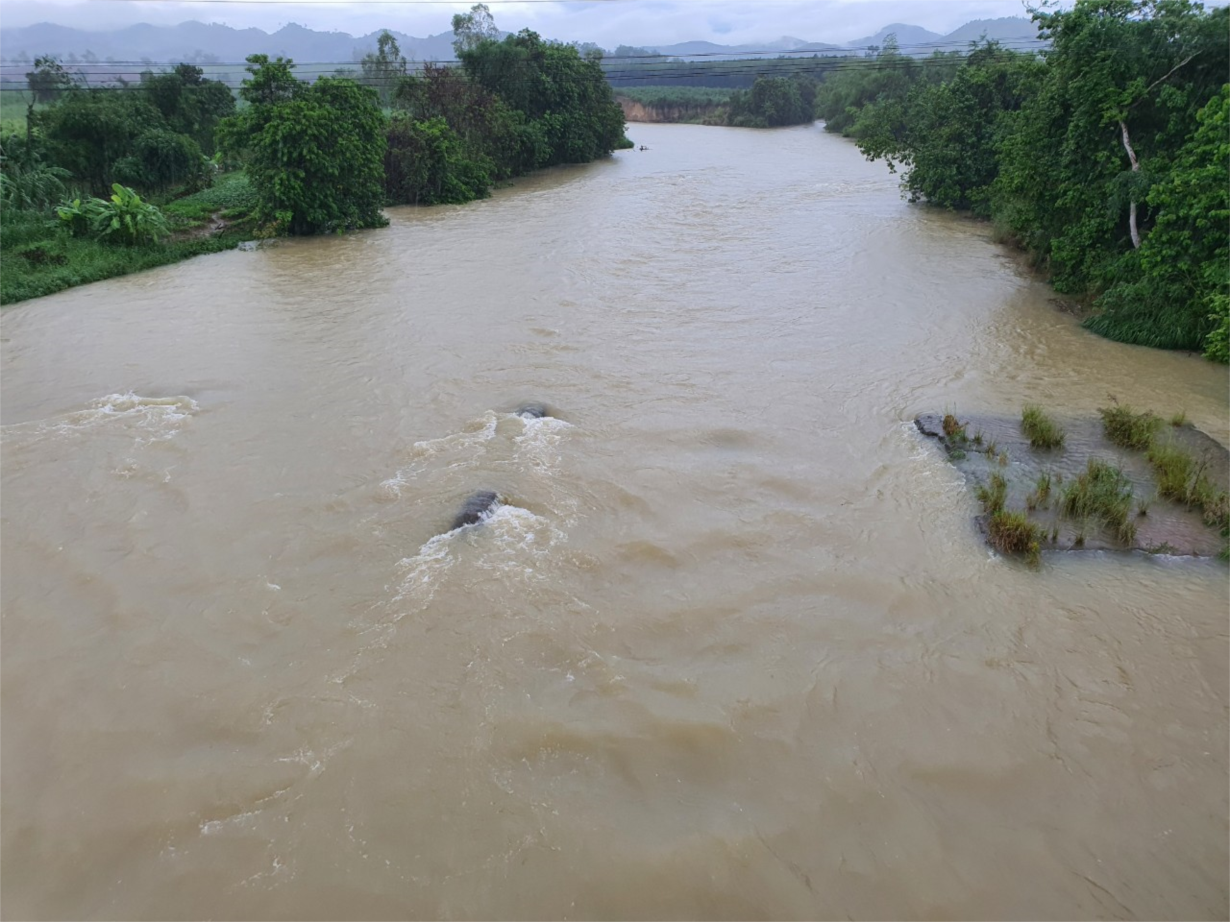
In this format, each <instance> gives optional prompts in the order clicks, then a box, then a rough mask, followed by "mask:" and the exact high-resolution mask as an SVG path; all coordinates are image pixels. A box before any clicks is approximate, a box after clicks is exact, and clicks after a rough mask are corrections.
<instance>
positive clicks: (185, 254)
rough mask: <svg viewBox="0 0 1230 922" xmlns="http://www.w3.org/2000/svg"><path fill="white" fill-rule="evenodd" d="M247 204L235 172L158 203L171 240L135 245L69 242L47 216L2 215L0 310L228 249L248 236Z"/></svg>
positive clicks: (242, 180)
mask: <svg viewBox="0 0 1230 922" xmlns="http://www.w3.org/2000/svg"><path fill="white" fill-rule="evenodd" d="M255 203H256V202H255V196H254V194H253V192H252V188H251V186H250V185H249V183H248V179H247V177H246V176H244V175H243V174H242V173H231V174H228V175H226V176H222V177H219V179H218V181H217V182H216V183H215V184H214V185H213V187H211V188H209V189H205V190H203V191H201V192H197V193H195V194H194V195H189V196H185V197H183V198H179V199H176V200H174V201H171V202H168V203H167V204H165V205H163V206H162V210H163V213H164V214H165V215H166V217H167V219H168V223H169V224H170V225H171V229H172V234H171V236H170V237H168V238H167V239H166V240H164V241H162V242H160V243H155V244H149V245H146V246H136V247H124V246H114V245H110V244H104V243H99V242H98V241H96V240H92V239H87V238H74V237H70V236H69V235H68V234H67V233H66V232H65V231H64V230H63V229H62V228H61V227H60V226H59V223H60V222H59V220H58V219H57V218H55V217H54V215H52V216H48V215H47V214H41V213H35V212H22V211H17V212H8V213H6V214H5V216H4V221H3V222H2V223H0V258H2V260H3V264H4V271H3V272H2V273H0V304H12V303H14V302H17V301H24V300H27V299H28V298H38V297H42V296H43V295H49V294H53V293H55V292H57V291H62V290H64V289H65V288H72V287H74V286H76V285H85V284H88V283H89V282H98V281H101V280H103V279H109V278H115V277H116V276H120V275H128V274H129V273H131V272H140V271H141V270H143V269H152V268H154V267H155V266H164V265H167V264H168V263H174V262H179V261H180V260H183V259H189V258H191V257H193V256H200V255H202V254H205V253H217V252H220V251H222V250H229V249H231V248H233V247H234V246H235V245H236V244H238V243H240V242H241V241H243V240H247V239H249V238H250V237H251V236H252V227H251V222H250V220H249V214H250V212H251V209H252V208H253V207H254V205H255ZM215 221H221V222H223V224H224V226H223V228H222V229H221V231H220V232H213V231H212V230H211V223H212V222H215Z"/></svg>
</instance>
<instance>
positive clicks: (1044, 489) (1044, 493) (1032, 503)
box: [1025, 472, 1052, 512]
mask: <svg viewBox="0 0 1230 922" xmlns="http://www.w3.org/2000/svg"><path fill="white" fill-rule="evenodd" d="M1051 486H1052V481H1051V475H1050V473H1049V472H1044V473H1041V474H1039V475H1038V480H1037V482H1036V483H1035V484H1034V489H1033V492H1032V493H1030V494H1029V497H1028V498H1027V499H1026V500H1025V506H1026V508H1028V509H1029V510H1030V511H1031V512H1032V511H1033V510H1034V509H1037V508H1039V507H1041V508H1042V509H1045V508H1046V507H1047V504H1048V503H1049V502H1050V499H1051Z"/></svg>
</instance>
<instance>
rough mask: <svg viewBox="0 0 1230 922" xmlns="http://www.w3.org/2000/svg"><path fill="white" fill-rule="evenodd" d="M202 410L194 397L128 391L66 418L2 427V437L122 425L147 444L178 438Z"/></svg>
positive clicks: (36, 436)
mask: <svg viewBox="0 0 1230 922" xmlns="http://www.w3.org/2000/svg"><path fill="white" fill-rule="evenodd" d="M199 410H200V406H199V405H198V404H197V402H196V401H195V400H193V399H192V398H191V397H183V396H179V397H143V396H141V395H140V394H134V393H133V392H132V391H128V392H127V393H124V394H108V395H107V396H106V397H99V398H98V399H97V400H92V401H90V403H89V405H88V406H87V407H86V409H83V410H76V411H74V412H72V413H66V414H64V415H62V416H56V417H52V418H51V419H42V420H35V421H33V422H26V423H14V424H12V425H8V426H3V427H0V438H4V439H6V440H7V439H10V438H13V437H18V436H29V437H32V438H33V440H35V441H38V440H40V439H43V438H49V437H56V436H59V437H68V436H72V435H75V434H77V433H79V432H84V431H88V430H91V429H94V428H96V427H98V426H102V425H115V424H120V425H127V426H129V427H131V428H133V429H135V430H137V438H136V444H138V445H147V444H149V443H151V442H165V441H166V440H168V439H172V438H174V437H175V435H176V433H178V432H179V430H180V429H181V428H182V426H183V424H184V422H185V421H186V420H189V419H191V418H192V415H193V414H194V413H196V412H197V411H199Z"/></svg>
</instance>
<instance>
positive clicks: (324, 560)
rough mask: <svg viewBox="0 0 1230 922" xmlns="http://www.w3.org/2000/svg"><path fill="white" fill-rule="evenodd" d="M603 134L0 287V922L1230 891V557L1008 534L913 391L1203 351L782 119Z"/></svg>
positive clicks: (1081, 387)
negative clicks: (908, 199) (186, 251)
mask: <svg viewBox="0 0 1230 922" xmlns="http://www.w3.org/2000/svg"><path fill="white" fill-rule="evenodd" d="M630 136H631V137H632V138H633V140H635V141H636V142H637V144H638V145H639V144H644V145H646V146H647V147H648V148H649V150H647V151H639V150H636V151H624V152H620V153H619V154H617V155H615V156H614V157H612V158H611V159H609V160H607V161H604V162H599V163H594V164H591V165H589V166H585V167H579V168H575V169H562V170H556V171H551V172H547V173H543V174H540V175H536V176H533V177H530V178H527V179H525V180H523V181H521V182H518V183H517V184H516V185H515V186H514V187H512V188H508V189H504V190H501V191H499V192H498V193H497V194H496V195H495V196H494V197H493V198H491V199H490V200H487V201H483V202H478V203H474V204H471V205H467V206H464V207H439V208H433V209H420V210H415V209H394V210H392V211H391V212H390V214H389V217H390V219H391V222H392V224H391V226H390V227H388V228H386V229H383V230H379V231H374V232H368V233H360V234H355V235H352V236H348V237H342V238H328V239H305V240H295V241H288V242H283V243H280V244H278V245H276V246H272V247H269V248H266V249H261V250H257V251H254V252H239V251H235V252H229V253H224V254H219V255H215V256H208V257H202V258H198V259H195V260H192V261H190V262H187V263H182V264H180V265H176V266H171V267H167V268H164V269H160V270H156V271H152V272H147V273H142V274H140V275H136V276H131V277H128V278H123V279H117V280H113V281H110V282H104V283H100V284H96V285H90V286H87V287H84V288H80V289H77V290H74V291H69V292H65V293H63V294H60V295H56V296H53V297H49V298H44V299H40V300H37V301H32V302H28V303H25V304H20V305H16V306H14V307H12V308H7V309H5V311H4V312H3V315H2V318H0V329H2V333H3V343H2V348H0V362H2V367H3V382H2V384H3V395H2V396H3V404H2V422H3V439H2V450H3V456H2V461H3V471H2V475H3V495H2V501H3V504H2V514H3V522H2V530H0V539H2V548H0V551H2V558H0V559H2V565H3V573H2V576H3V580H2V583H0V587H2V589H0V592H2V603H3V621H2V642H3V643H2V657H3V659H2V672H0V679H2V689H0V691H2V710H3V716H2V722H0V728H2V739H0V742H2V747H0V760H2V775H0V781H2V796H0V803H2V807H0V809H2V827H3V828H2V835H3V867H2V875H3V876H2V881H0V891H2V894H3V910H4V914H5V916H6V917H8V918H30V919H34V918H39V919H69V918H85V917H88V918H100V919H194V918H250V919H261V918H279V919H318V918H319V919H399V918H445V919H481V918H525V919H537V918H541V919H555V918H559V919H565V918H568V919H572V918H576V919H585V918H740V919H751V918H797V919H804V918H823V919H844V918H856V919H858V918H864V919H866V918H903V919H905V918H945V917H951V918H967V919H979V918H1035V919H1042V918H1046V919H1069V918H1096V919H1134V918H1141V919H1145V918H1149V919H1203V918H1225V917H1226V916H1227V913H1228V912H1230V907H1228V890H1230V886H1228V872H1227V865H1228V860H1230V856H1228V854H1227V834H1228V826H1227V812H1228V804H1227V780H1228V778H1227V746H1228V740H1227V698H1228V683H1230V677H1228V657H1230V639H1228V607H1230V590H1228V585H1227V570H1226V566H1225V564H1223V563H1219V562H1217V561H1214V560H1203V561H1202V560H1194V559H1179V558H1173V557H1158V556H1154V557H1151V556H1147V555H1144V554H1122V553H1109V552H1098V553H1094V552H1087V553H1082V554H1067V555H1065V554H1049V555H1044V557H1043V562H1042V566H1041V569H1040V570H1038V571H1032V570H1030V569H1028V568H1026V567H1025V566H1023V565H1022V564H1020V563H1019V562H1016V561H1007V560H1002V559H999V558H997V557H995V556H994V555H992V554H991V553H989V552H988V550H987V548H986V546H985V545H984V543H983V541H982V539H981V538H980V537H979V535H978V533H977V530H976V529H975V527H974V525H973V522H972V518H973V516H974V514H975V513H976V512H977V511H978V510H977V506H976V502H975V500H974V498H973V497H972V496H971V495H970V494H969V492H968V490H967V488H966V486H965V484H964V481H963V479H962V477H961V475H960V473H958V472H957V471H956V470H954V469H953V468H952V466H951V465H950V464H949V463H948V462H947V461H946V460H944V458H943V456H942V454H941V452H940V451H939V450H938V449H937V448H936V446H935V445H934V444H931V443H929V442H928V441H927V440H924V439H922V438H921V437H920V436H919V434H918V433H917V432H916V430H915V428H914V426H913V424H912V420H913V418H914V416H915V415H916V414H917V413H920V412H924V411H937V410H938V411H941V412H942V411H944V410H945V409H949V410H955V411H957V412H971V413H972V412H979V413H988V414H1014V413H1018V412H1019V410H1020V407H1021V405H1022V404H1023V403H1025V402H1027V401H1029V402H1036V403H1039V404H1041V405H1043V406H1044V407H1046V408H1048V409H1049V410H1051V411H1052V412H1054V413H1056V414H1059V415H1062V414H1070V415H1087V414H1090V413H1093V412H1094V411H1095V408H1096V407H1097V406H1099V405H1103V404H1105V403H1106V402H1107V401H1108V400H1109V399H1110V398H1111V397H1112V396H1113V397H1115V398H1117V399H1118V400H1120V401H1123V402H1127V403H1131V404H1134V405H1136V406H1138V407H1149V408H1153V409H1156V410H1157V411H1159V412H1162V413H1167V414H1169V413H1172V412H1175V411H1178V410H1183V411H1185V412H1186V414H1187V418H1188V419H1189V420H1190V421H1191V422H1193V423H1194V424H1196V425H1197V426H1200V427H1201V428H1202V429H1204V430H1205V431H1206V432H1208V433H1210V434H1211V435H1212V436H1214V437H1215V438H1217V439H1218V440H1220V441H1221V442H1222V443H1223V444H1225V442H1226V441H1227V438H1228V436H1230V433H1228V432H1227V428H1228V420H1227V410H1228V397H1227V378H1226V371H1225V369H1224V368H1219V367H1217V366H1213V365H1211V364H1209V363H1207V362H1204V361H1202V360H1200V359H1197V358H1194V357H1191V356H1186V355H1181V354H1175V353H1166V352H1158V351H1150V350H1147V349H1142V348H1135V347H1131V346H1125V345H1120V344H1116V343H1112V342H1109V341H1107V340H1104V339H1100V338H1098V337H1096V336H1094V335H1092V334H1089V333H1086V332H1084V331H1082V330H1081V329H1080V327H1079V326H1078V325H1077V323H1076V321H1075V320H1074V319H1073V318H1072V317H1071V316H1069V315H1067V314H1065V313H1063V312H1061V311H1059V310H1057V309H1056V307H1055V305H1054V304H1052V303H1051V301H1050V299H1051V297H1052V294H1051V292H1050V290H1049V289H1048V288H1047V287H1046V286H1045V285H1043V284H1041V283H1039V282H1038V281H1036V280H1033V279H1031V278H1030V277H1029V276H1028V275H1027V274H1025V273H1024V272H1023V271H1022V269H1021V268H1020V266H1019V264H1018V262H1017V261H1016V260H1015V258H1014V257H1012V256H1011V254H1009V253H1008V252H1007V251H1005V250H1004V249H1002V248H1001V247H999V246H997V245H996V244H995V243H993V241H992V240H991V239H990V235H989V230H988V229H987V228H986V227H985V226H982V225H979V224H976V223H972V222H969V221H966V220H963V219H961V218H958V217H954V216H951V215H947V214H944V213H939V212H933V211H929V210H926V209H923V208H919V207H914V206H910V205H908V204H906V203H905V202H903V201H902V199H901V197H900V195H899V193H898V189H897V180H896V178H895V177H893V176H891V175H890V174H888V173H887V171H885V170H884V169H883V167H882V166H881V165H878V164H869V163H866V162H864V161H863V159H862V157H861V156H860V155H859V153H858V151H857V150H856V149H855V148H854V147H853V146H852V145H851V144H850V143H849V142H846V141H843V140H841V139H839V138H835V137H831V136H827V135H825V134H824V133H823V132H822V131H821V130H820V128H819V127H818V126H807V127H801V128H796V129H788V130H779V131H761V132H757V131H750V130H737V129H722V128H704V127H689V126H672V125H634V126H631V128H630ZM524 400H540V401H544V402H546V403H547V404H549V405H550V406H551V407H552V408H553V409H554V410H555V412H556V414H557V417H556V418H548V419H542V420H525V419H522V418H520V417H518V416H516V415H514V413H513V412H512V411H513V410H515V409H516V407H517V405H518V404H519V402H521V401H524ZM483 489H486V490H494V491H497V492H498V493H499V494H500V495H501V498H502V501H501V503H500V505H498V506H497V507H496V508H495V509H494V510H493V512H492V514H491V515H490V517H489V519H488V520H487V521H486V522H485V523H483V524H480V525H478V526H474V527H470V528H465V529H462V530H460V531H456V532H453V533H451V534H445V535H441V532H442V531H444V530H446V529H447V528H448V526H449V523H450V521H451V519H452V517H453V516H454V514H455V512H456V510H457V508H458V506H459V505H460V504H461V503H462V502H463V501H464V499H465V498H466V497H467V496H468V495H469V494H471V493H472V492H474V491H476V490H483Z"/></svg>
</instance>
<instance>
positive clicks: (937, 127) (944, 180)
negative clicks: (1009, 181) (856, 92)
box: [858, 43, 1043, 217]
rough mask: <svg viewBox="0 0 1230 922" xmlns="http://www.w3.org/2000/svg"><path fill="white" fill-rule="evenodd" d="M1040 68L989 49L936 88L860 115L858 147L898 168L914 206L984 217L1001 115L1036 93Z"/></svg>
mask: <svg viewBox="0 0 1230 922" xmlns="http://www.w3.org/2000/svg"><path fill="white" fill-rule="evenodd" d="M1042 69H1043V65H1042V64H1041V62H1040V61H1038V60H1037V59H1036V58H1034V57H1033V56H1032V55H1025V54H1016V53H1014V52H1011V51H1007V50H1005V49H1003V48H1000V47H999V46H998V45H996V44H994V43H990V44H987V45H985V46H983V47H981V48H975V49H974V50H972V51H971V52H970V53H969V54H968V55H967V56H966V57H965V59H964V60H963V61H962V62H961V64H960V66H959V67H958V68H957V69H956V71H955V73H953V75H952V77H951V79H949V80H947V81H945V82H942V83H931V82H925V81H920V82H919V83H917V84H915V85H914V86H913V87H911V89H910V90H909V92H908V93H907V95H906V97H905V99H904V100H881V101H880V102H878V103H877V104H875V105H874V106H871V107H869V109H868V111H866V112H865V113H863V114H861V115H860V117H859V121H858V124H859V126H860V131H859V140H858V146H859V149H860V150H862V151H863V153H864V154H866V156H867V157H868V159H871V160H878V159H884V160H885V161H886V162H887V163H888V165H889V169H891V170H894V171H895V170H896V169H897V168H898V167H903V168H904V171H905V176H904V178H903V180H902V186H903V188H905V189H906V190H907V191H908V192H909V193H910V197H911V199H912V200H914V201H919V200H925V201H927V202H930V203H931V204H934V205H941V206H943V207H946V208H959V209H969V210H972V211H974V212H975V213H976V214H979V215H981V216H983V217H988V216H989V215H990V195H991V187H992V184H993V183H994V181H995V179H996V177H997V176H998V175H999V161H1000V145H1001V142H1002V139H1003V135H1004V132H1005V130H1006V122H1005V113H1010V112H1015V111H1017V110H1018V109H1020V107H1021V106H1022V105H1023V104H1024V102H1025V101H1026V100H1027V99H1030V98H1031V97H1032V95H1033V94H1034V92H1036V85H1037V83H1038V80H1039V79H1040V77H1041V73H1042Z"/></svg>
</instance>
